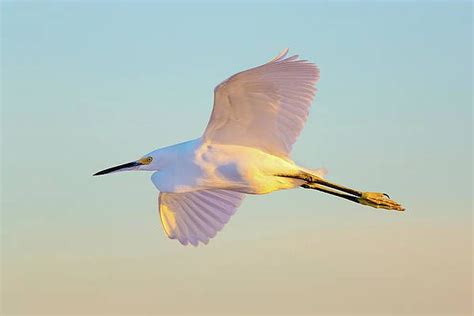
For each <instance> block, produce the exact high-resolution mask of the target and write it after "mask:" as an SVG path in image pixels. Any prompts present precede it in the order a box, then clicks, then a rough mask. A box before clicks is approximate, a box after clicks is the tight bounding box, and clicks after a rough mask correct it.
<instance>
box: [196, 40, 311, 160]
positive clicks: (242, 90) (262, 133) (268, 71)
mask: <svg viewBox="0 0 474 316" xmlns="http://www.w3.org/2000/svg"><path fill="white" fill-rule="evenodd" d="M287 52H288V49H286V50H284V51H283V52H282V53H280V54H279V55H278V56H277V57H276V58H275V59H273V60H272V61H270V62H268V63H266V64H264V65H262V66H259V67H255V68H252V69H249V70H246V71H243V72H240V73H238V74H235V75H233V76H232V77H230V78H229V79H227V80H225V81H223V82H222V83H221V84H219V85H218V86H217V87H216V88H215V89H214V108H213V110H212V114H211V119H210V121H209V123H208V125H207V128H206V130H205V132H204V135H203V138H204V140H206V141H210V142H214V143H221V144H235V145H242V146H249V147H256V148H259V149H261V150H264V151H266V152H268V153H271V154H274V155H277V156H280V157H287V156H288V154H289V153H290V151H291V148H292V146H293V144H294V142H295V141H296V139H297V137H298V135H299V134H300V132H301V130H302V129H303V127H304V124H305V122H306V118H307V117H308V113H309V109H310V107H311V102H312V101H313V98H314V95H315V93H316V88H315V84H316V82H317V81H318V79H319V70H318V68H317V67H316V65H315V64H312V63H310V62H308V61H306V60H298V56H297V55H295V56H291V57H287V58H285V56H286V54H287Z"/></svg>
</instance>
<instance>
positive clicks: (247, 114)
mask: <svg viewBox="0 0 474 316" xmlns="http://www.w3.org/2000/svg"><path fill="white" fill-rule="evenodd" d="M287 52H288V50H285V51H283V52H282V53H281V54H279V55H278V56H277V57H276V58H274V59H273V60H271V61H270V62H268V63H266V64H263V65H261V66H258V67H255V68H251V69H248V70H246V71H243V72H240V73H237V74H235V75H233V76H231V77H229V78H228V79H227V80H224V81H223V82H222V83H220V84H219V85H218V86H217V87H216V88H215V89H214V107H213V110H212V114H211V118H210V120H209V123H208V125H207V127H206V130H205V131H204V134H203V135H202V137H200V138H198V139H195V140H192V141H189V142H185V143H181V144H177V145H174V146H170V147H166V148H162V149H158V150H155V151H153V152H151V153H149V154H148V155H145V156H144V157H143V158H142V159H140V160H138V161H136V162H132V163H128V164H124V165H121V166H117V167H113V168H110V169H108V170H104V171H102V172H100V173H98V174H97V175H99V174H105V173H110V172H115V171H124V170H137V169H139V170H148V171H156V172H155V173H153V175H152V181H153V183H154V184H155V186H156V188H157V189H158V190H159V191H160V195H159V211H160V218H161V222H162V224H163V229H164V231H165V233H166V235H167V236H168V237H170V238H173V239H178V240H179V241H180V242H181V243H182V244H185V245H186V244H188V243H191V244H192V245H197V244H198V243H199V242H202V243H207V242H208V241H209V239H210V238H212V237H214V236H215V235H216V233H217V232H218V231H219V230H221V229H222V227H223V226H224V225H225V224H226V223H227V222H228V221H229V219H230V217H231V216H232V215H233V214H234V213H235V211H236V209H237V208H238V206H239V205H240V203H241V202H242V200H243V198H244V197H245V193H249V194H265V193H269V192H272V191H275V190H281V189H290V188H295V187H298V186H300V185H301V184H303V181H302V180H299V179H295V178H296V177H295V178H291V176H292V175H298V173H299V172H301V170H303V169H302V168H300V167H298V166H296V165H295V164H294V163H293V161H291V159H290V158H289V156H290V155H289V154H290V152H291V148H292V146H293V144H294V142H295V141H296V139H297V137H298V135H299V134H300V132H301V130H302V129H303V127H304V124H305V122H306V119H307V117H308V114H309V109H310V107H311V102H312V101H313V98H314V96H315V94H316V88H315V84H316V82H317V80H318V79H319V70H318V68H317V67H316V65H314V64H312V63H310V62H308V61H305V60H299V59H298V56H296V55H295V56H291V57H286V53H287Z"/></svg>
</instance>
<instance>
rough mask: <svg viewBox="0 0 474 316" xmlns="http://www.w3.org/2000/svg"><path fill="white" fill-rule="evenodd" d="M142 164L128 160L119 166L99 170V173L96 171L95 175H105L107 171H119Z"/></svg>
mask: <svg viewBox="0 0 474 316" xmlns="http://www.w3.org/2000/svg"><path fill="white" fill-rule="evenodd" d="M141 165H142V163H141V162H138V161H133V162H128V163H124V164H123V165H119V166H115V167H112V168H108V169H105V170H102V171H99V172H97V173H94V174H93V176H101V175H104V174H107V173H111V172H114V171H118V170H120V169H125V168H133V167H137V166H141Z"/></svg>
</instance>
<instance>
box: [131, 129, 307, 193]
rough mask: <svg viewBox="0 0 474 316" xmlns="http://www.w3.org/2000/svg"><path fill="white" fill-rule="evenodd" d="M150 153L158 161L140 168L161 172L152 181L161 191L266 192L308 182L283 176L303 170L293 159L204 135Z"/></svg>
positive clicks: (155, 174) (154, 175)
mask: <svg viewBox="0 0 474 316" xmlns="http://www.w3.org/2000/svg"><path fill="white" fill-rule="evenodd" d="M148 156H152V157H155V159H154V160H153V161H154V162H155V163H151V164H150V165H145V166H142V167H140V169H143V170H157V171H158V172H156V173H154V174H153V176H152V181H153V183H154V184H155V186H156V188H157V189H158V190H159V191H160V192H168V193H169V192H172V193H185V192H191V191H198V190H209V189H226V190H232V191H237V192H241V193H248V194H265V193H270V192H273V191H276V190H281V189H291V188H295V187H298V186H300V185H301V184H303V182H304V181H302V180H298V179H292V178H289V177H284V176H283V175H287V176H288V175H295V174H298V172H299V171H300V170H302V169H301V168H300V167H298V166H296V165H295V164H294V163H293V161H291V160H289V159H284V158H281V157H277V156H274V155H271V154H268V153H266V152H264V151H261V150H259V149H256V148H252V147H246V146H239V145H226V144H212V143H207V142H203V140H202V138H198V139H195V140H191V141H188V142H185V143H181V144H177V145H173V146H169V147H165V148H161V149H158V150H156V151H154V152H152V153H150V154H149V155H148Z"/></svg>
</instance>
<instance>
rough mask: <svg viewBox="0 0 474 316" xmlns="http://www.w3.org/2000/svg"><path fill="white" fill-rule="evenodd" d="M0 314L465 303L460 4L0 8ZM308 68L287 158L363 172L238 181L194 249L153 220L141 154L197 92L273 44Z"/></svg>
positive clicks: (466, 194) (393, 311)
mask: <svg viewBox="0 0 474 316" xmlns="http://www.w3.org/2000/svg"><path fill="white" fill-rule="evenodd" d="M1 11H2V12H1V14H2V16H1V26H2V29H1V45H2V47H1V53H2V56H1V58H2V59H1V76H2V77H1V79H2V83H1V87H2V96H1V97H2V99H1V106H2V183H1V184H2V218H1V224H2V225H1V228H2V230H1V232H2V276H1V277H2V278H1V285H2V289H1V293H2V294H1V295H2V302H1V313H2V315H17V314H27V315H37V314H45V315H69V314H70V315H72V314H78V315H79V314H80V315H105V314H109V315H117V314H124V315H139V314H148V315H150V314H156V315H173V314H179V315H196V314H201V315H211V314H215V315H243V314H249V315H262V314H270V315H275V314H281V315H298V314H307V315H317V314H324V315H329V314H334V315H336V314H347V315H354V314H359V315H369V314H373V315H420V314H430V315H433V314H440V315H470V314H471V311H472V300H471V296H472V287H471V284H472V283H471V282H472V270H471V265H472V92H471V89H472V69H473V68H472V4H471V3H470V2H467V1H466V2H459V1H450V2H448V1H446V2H436V3H434V2H426V1H425V2H403V3H389V2H383V3H382V2H380V3H375V2H361V3H351V2H339V3H332V4H327V3H324V2H315V3H311V2H309V1H306V2H296V3H293V2H290V1H288V2H270V1H262V2H260V3H258V4H252V3H250V2H237V1H235V2H233V3H232V4H227V5H224V4H218V3H217V2H203V3H200V4H193V3H191V2H190V3H186V2H179V3H176V4H171V3H160V2H151V1H149V2H132V1H130V2H121V3H112V2H108V1H102V2H99V1H83V2H40V3H38V2H12V1H7V2H5V1H2V5H1ZM285 47H289V48H290V52H293V53H298V54H300V55H301V57H302V58H305V59H309V60H311V61H314V62H315V63H317V64H318V66H319V67H320V69H321V80H320V82H319V84H318V89H319V92H318V95H317V97H316V101H315V103H314V106H313V109H312V112H311V115H310V118H309V121H308V123H307V125H306V129H305V130H304V132H303V134H302V135H301V137H300V139H299V141H298V142H297V144H296V146H295V150H294V155H293V158H294V159H295V160H296V161H297V162H299V163H301V164H303V165H305V166H308V167H313V168H317V167H326V168H327V169H328V170H329V175H328V177H329V179H331V180H333V181H334V182H338V183H341V184H345V185H348V186H353V187H355V188H360V189H363V190H369V191H383V192H388V193H390V194H391V196H392V198H394V199H395V200H397V201H400V202H402V203H403V204H404V206H406V207H407V212H405V213H396V212H385V211H377V210H374V209H370V208H366V207H362V206H359V205H355V204H354V205H352V203H348V202H346V201H342V200H339V199H336V198H333V197H330V196H325V195H323V194H321V193H318V192H310V191H305V190H293V191H285V192H277V193H274V194H271V195H266V196H258V197H256V196H251V197H248V198H247V199H246V200H245V202H244V203H243V205H242V206H241V207H240V209H239V211H238V212H237V214H236V215H235V216H234V217H233V218H232V219H231V221H230V223H229V224H228V225H227V226H226V227H225V228H224V230H223V231H222V232H221V233H219V234H218V236H217V237H216V238H215V239H213V240H212V241H211V242H210V244H209V245H208V246H205V247H198V248H193V247H183V246H181V245H180V244H179V243H177V242H176V241H173V240H169V239H168V238H166V237H165V235H164V234H163V232H162V229H161V225H160V223H159V218H158V214H157V196H158V194H157V192H156V190H155V188H154V187H153V185H152V183H151V182H150V180H149V176H150V175H149V174H146V173H138V174H137V173H135V174H132V173H123V174H115V175H111V176H107V177H97V178H95V177H94V178H93V177H92V176H91V174H92V173H94V172H96V171H98V170H100V169H102V168H104V167H108V166H111V165H114V164H117V163H122V162H126V161H130V160H132V159H136V158H138V157H140V156H141V155H142V154H144V153H147V152H149V151H151V150H153V149H155V148H157V147H161V146H165V145H169V144H173V143H175V142H180V141H184V140H187V139H191V138H194V137H197V136H199V135H200V134H201V133H202V131H203V129H204V127H205V125H206V123H207V120H208V117H209V114H210V111H211V106H212V89H213V88H214V86H215V85H216V84H218V83H219V82H220V81H222V80H223V79H225V78H226V77H227V76H229V75H231V74H233V73H235V72H237V71H240V70H243V69H246V68H248V67H252V66H255V65H258V64H261V63H263V62H266V61H268V60H269V59H271V58H273V57H274V56H275V55H276V54H278V52H279V51H281V50H282V49H283V48H285Z"/></svg>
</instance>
